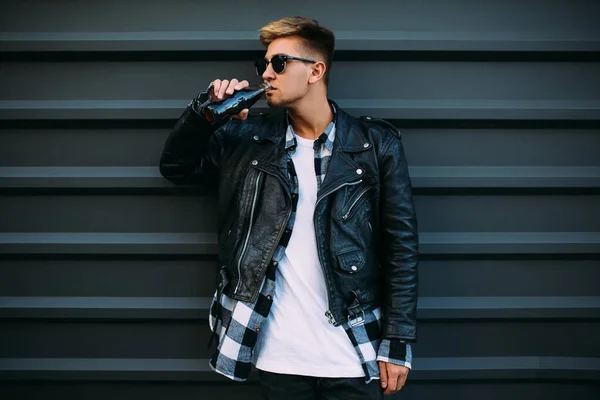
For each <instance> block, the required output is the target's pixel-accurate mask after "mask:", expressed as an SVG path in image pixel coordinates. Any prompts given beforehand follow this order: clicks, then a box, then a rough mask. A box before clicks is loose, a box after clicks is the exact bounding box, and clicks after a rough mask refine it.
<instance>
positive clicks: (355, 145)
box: [256, 100, 372, 153]
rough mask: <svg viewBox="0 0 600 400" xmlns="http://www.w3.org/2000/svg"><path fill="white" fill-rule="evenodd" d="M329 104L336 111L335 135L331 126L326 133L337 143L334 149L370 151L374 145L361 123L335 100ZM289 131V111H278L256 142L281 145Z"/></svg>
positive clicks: (348, 151) (355, 151)
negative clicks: (368, 138)
mask: <svg viewBox="0 0 600 400" xmlns="http://www.w3.org/2000/svg"><path fill="white" fill-rule="evenodd" d="M329 103H330V104H331V106H332V108H334V109H335V110H336V111H335V117H334V121H333V123H334V124H335V135H334V136H333V135H330V134H329V132H331V131H328V130H329V128H331V126H329V127H328V130H326V132H325V133H326V134H327V136H328V139H329V141H330V142H331V144H332V145H333V143H334V141H335V143H336V145H335V146H333V147H334V148H340V149H341V150H342V151H344V152H346V153H357V152H361V151H365V150H368V149H370V148H371V146H372V143H370V142H369V141H368V140H367V138H366V137H365V134H364V133H363V131H362V129H361V125H360V122H359V121H358V120H357V119H356V118H354V117H352V116H350V115H349V114H348V113H346V112H345V111H344V110H342V109H341V108H339V106H338V105H337V103H336V102H334V101H333V100H329ZM287 130H288V118H287V111H286V110H285V109H276V110H275V111H274V112H273V113H272V114H271V117H270V118H268V123H267V126H264V128H263V129H260V132H258V133H257V139H258V140H256V141H258V142H264V141H265V140H269V141H271V142H273V143H280V142H281V141H282V140H285V139H286V132H287ZM286 142H288V143H284V144H283V146H284V148H288V147H289V145H290V143H289V141H286ZM330 150H331V149H330Z"/></svg>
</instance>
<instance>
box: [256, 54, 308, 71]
mask: <svg viewBox="0 0 600 400" xmlns="http://www.w3.org/2000/svg"><path fill="white" fill-rule="evenodd" d="M288 60H296V61H304V62H309V63H316V61H315V60H309V59H307V58H300V57H294V56H285V55H283V54H276V55H274V56H273V57H271V61H267V60H266V59H265V58H260V59H258V60H256V61H254V66H255V67H256V74H257V75H258V76H262V74H264V73H265V71H266V70H267V66H268V65H269V64H271V66H272V67H273V71H275V73H277V74H280V73H282V72H283V70H284V69H285V64H286V63H287V61H288Z"/></svg>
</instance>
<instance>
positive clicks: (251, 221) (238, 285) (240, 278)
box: [235, 171, 262, 292]
mask: <svg viewBox="0 0 600 400" xmlns="http://www.w3.org/2000/svg"><path fill="white" fill-rule="evenodd" d="M261 176H262V171H260V172H259V173H258V176H257V177H256V187H255V189H254V199H252V209H251V211H250V226H249V227H248V233H246V239H245V240H244V246H243V247H242V253H241V254H240V258H239V259H238V265H237V270H238V283H237V285H236V286H235V292H237V291H238V289H239V288H240V284H241V283H242V259H243V258H244V254H245V253H246V248H247V247H248V240H249V239H250V233H251V232H252V225H253V223H254V209H255V208H256V200H257V199H258V185H259V184H260V178H261Z"/></svg>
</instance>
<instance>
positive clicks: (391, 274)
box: [160, 102, 418, 342]
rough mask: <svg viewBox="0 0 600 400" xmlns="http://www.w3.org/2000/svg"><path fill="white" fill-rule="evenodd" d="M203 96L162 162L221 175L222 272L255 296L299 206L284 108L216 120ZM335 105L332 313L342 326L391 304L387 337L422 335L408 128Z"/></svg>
mask: <svg viewBox="0 0 600 400" xmlns="http://www.w3.org/2000/svg"><path fill="white" fill-rule="evenodd" d="M332 103H333V102H332ZM194 104H195V102H192V103H190V105H189V106H188V107H187V108H186V110H185V111H184V113H183V115H182V116H181V118H180V119H179V121H178V122H177V124H176V125H175V127H174V128H173V130H172V132H171V134H170V136H169V138H168V139H167V141H166V144H165V148H164V151H163V154H162V158H161V160H160V171H161V174H162V175H163V176H164V177H165V178H167V179H168V180H170V181H171V182H173V183H175V184H196V183H202V182H204V181H206V180H207V179H208V180H209V181H210V177H213V178H214V177H215V176H216V177H217V178H218V188H219V195H218V214H219V233H218V244H219V254H218V260H219V263H220V265H221V266H222V267H221V268H222V270H221V273H225V274H227V275H228V278H229V282H230V284H229V285H228V286H229V287H228V288H227V294H228V296H230V297H232V298H234V299H237V300H242V301H253V300H255V298H256V297H257V295H258V293H259V290H260V285H261V283H262V280H263V278H264V276H265V271H266V268H267V265H268V263H269V262H270V260H271V258H272V256H273V252H274V251H275V248H276V246H277V244H278V242H279V239H280V237H281V235H282V234H283V231H284V229H285V228H286V223H287V220H288V218H289V216H290V214H291V209H292V206H291V204H292V198H291V194H290V185H291V184H290V182H289V179H288V177H287V174H286V168H287V166H286V161H285V160H286V155H285V151H286V150H284V141H285V132H286V129H287V119H286V116H285V112H284V110H277V111H275V112H274V113H272V114H269V115H265V116H258V117H250V118H249V119H248V120H246V121H239V120H233V119H232V120H229V121H228V122H226V123H224V124H221V125H219V126H212V125H210V124H209V123H208V122H206V121H205V120H204V119H203V118H202V117H200V116H199V115H198V114H197V113H196V112H195V111H194ZM333 104H334V105H335V103H333ZM336 109H337V110H338V112H337V113H336V139H335V142H334V147H333V152H332V156H331V161H330V164H329V167H328V170H327V174H326V177H325V180H324V182H323V184H322V187H321V189H320V192H319V194H318V198H317V204H316V208H315V213H314V225H315V233H316V238H317V247H318V249H317V250H318V254H319V259H320V261H321V265H322V267H323V272H324V276H325V281H326V286H327V295H328V303H329V311H328V313H329V315H328V317H329V319H330V322H331V323H333V324H334V325H336V326H337V325H340V324H341V323H343V322H344V321H347V320H348V319H349V317H354V316H358V315H359V314H360V311H361V310H364V311H368V310H371V309H374V308H376V307H378V306H382V307H383V316H384V317H383V325H382V337H383V338H386V339H400V340H405V341H407V342H414V341H416V339H417V332H416V307H417V278H418V275H417V265H418V234H417V221H416V215H415V208H414V204H413V199H412V189H411V182H410V178H409V175H408V169H407V163H406V158H405V156H404V150H403V146H402V141H401V137H400V133H399V132H398V131H397V130H396V128H395V127H393V125H391V124H389V123H387V122H386V121H382V120H375V119H371V118H369V117H363V118H361V119H357V118H354V117H352V116H350V115H349V114H347V113H345V112H344V111H343V110H341V109H339V107H337V105H336Z"/></svg>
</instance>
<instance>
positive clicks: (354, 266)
mask: <svg viewBox="0 0 600 400" xmlns="http://www.w3.org/2000/svg"><path fill="white" fill-rule="evenodd" d="M350 269H351V270H352V271H356V270H358V268H356V265H353V266H351V267H350Z"/></svg>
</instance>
